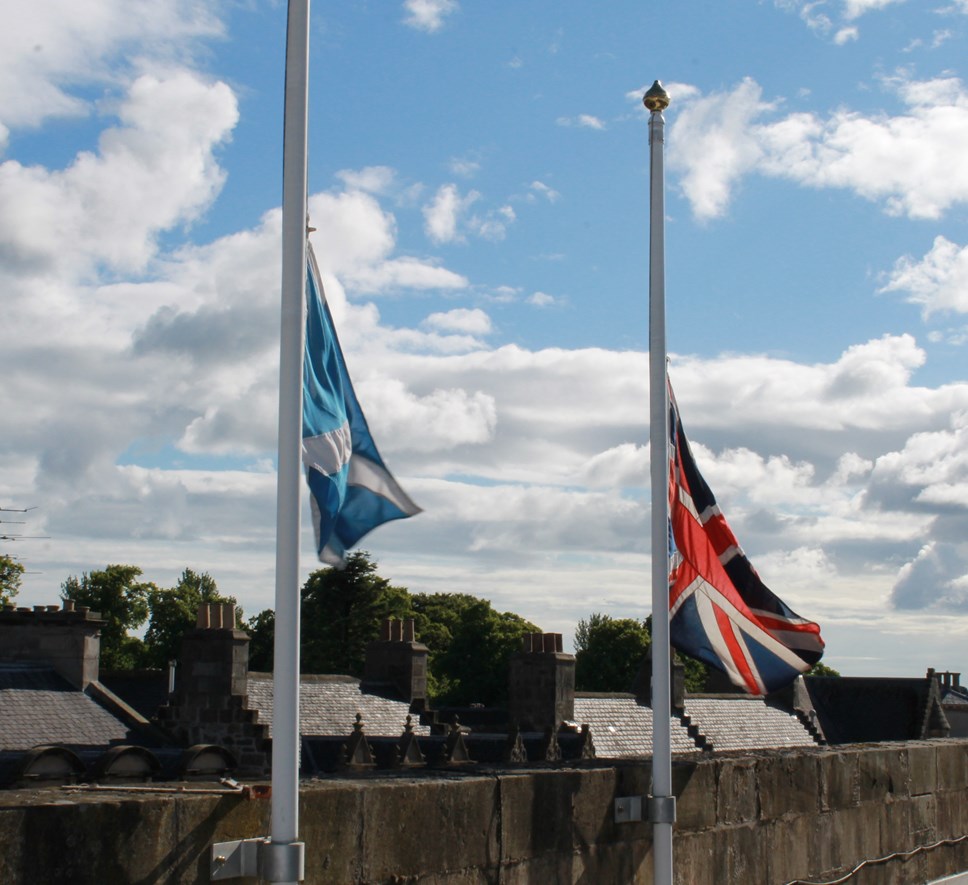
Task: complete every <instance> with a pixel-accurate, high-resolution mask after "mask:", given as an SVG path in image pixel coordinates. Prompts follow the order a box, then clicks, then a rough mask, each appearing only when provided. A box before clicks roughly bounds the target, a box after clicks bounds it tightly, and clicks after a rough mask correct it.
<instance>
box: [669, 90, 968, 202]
mask: <svg viewBox="0 0 968 885" xmlns="http://www.w3.org/2000/svg"><path fill="white" fill-rule="evenodd" d="M886 85H888V86H890V87H891V88H893V89H894V91H895V92H896V93H897V95H898V97H899V99H900V100H901V101H902V103H903V104H904V105H906V111H905V112H904V113H901V114H898V115H896V116H888V115H887V114H873V115H870V116H865V115H863V114H860V113H858V112H854V111H850V110H847V109H839V110H837V111H835V112H833V113H832V114H831V115H830V117H829V118H828V119H826V120H825V119H822V118H821V117H819V116H817V115H814V114H806V113H791V114H788V115H787V116H785V117H781V118H779V119H777V120H775V121H773V122H759V121H760V120H761V119H762V118H763V117H764V116H766V115H767V114H768V113H769V112H771V111H775V110H776V108H777V105H775V104H770V103H766V102H764V101H763V100H762V90H761V89H760V87H759V85H758V84H757V83H755V82H754V81H753V80H751V79H746V80H744V81H743V82H742V83H740V84H739V85H738V86H737V87H735V88H734V89H733V90H732V92H730V93H729V94H719V93H718V94H714V95H710V96H707V97H702V98H695V99H689V100H687V101H686V103H685V106H684V107H683V108H682V110H681V111H679V114H678V116H677V117H676V119H675V121H674V123H673V129H672V132H673V133H674V137H675V139H676V144H677V145H678V149H677V152H676V153H675V154H673V155H672V156H671V157H670V165H671V166H673V167H674V168H678V169H679V170H681V172H682V187H683V190H684V192H685V194H686V196H687V198H688V199H689V201H690V202H691V203H692V207H693V212H694V213H695V215H696V216H697V217H698V218H701V219H708V218H714V217H717V216H719V215H722V214H723V213H724V212H725V211H726V209H727V206H728V204H729V200H730V199H731V197H732V192H733V189H734V188H735V186H736V185H737V183H738V182H739V181H740V180H741V179H742V177H743V176H744V175H747V174H749V173H751V172H759V173H760V174H763V175H767V176H771V177H775V178H787V179H791V180H793V181H795V182H797V183H799V184H802V185H805V186H808V187H815V188H843V189H847V190H850V191H853V192H854V193H856V194H858V195H860V196H862V197H864V198H865V199H868V200H873V201H879V202H881V203H882V204H883V205H884V208H885V210H886V211H887V212H888V213H889V214H892V215H906V216H908V217H910V218H938V217H940V216H941V215H942V214H943V213H944V212H945V211H947V210H948V209H950V208H952V207H954V206H956V205H958V204H962V203H965V202H968V170H966V168H965V166H964V164H963V163H961V162H960V159H959V158H960V153H959V150H960V149H959V147H958V145H960V144H961V143H962V142H964V141H965V140H968V92H966V90H965V88H964V85H963V84H962V82H961V81H960V80H958V79H956V78H954V77H942V78H936V79H933V80H923V81H915V80H909V79H905V78H903V77H896V78H894V79H892V80H889V81H886Z"/></svg>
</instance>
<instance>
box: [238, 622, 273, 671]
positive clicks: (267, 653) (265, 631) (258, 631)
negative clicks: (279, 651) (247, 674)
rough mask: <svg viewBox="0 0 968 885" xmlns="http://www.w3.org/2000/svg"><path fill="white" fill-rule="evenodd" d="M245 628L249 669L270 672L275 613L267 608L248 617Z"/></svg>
mask: <svg viewBox="0 0 968 885" xmlns="http://www.w3.org/2000/svg"><path fill="white" fill-rule="evenodd" d="M245 629H246V631H247V632H248V634H249V669H250V670H255V671H256V672H259V673H270V672H271V671H272V662H273V659H274V651H275V648H274V645H275V634H276V613H275V612H274V611H273V610H272V609H271V608H267V609H264V610H263V611H261V612H259V614H257V615H254V616H253V617H251V618H249V620H248V621H247V622H246V625H245Z"/></svg>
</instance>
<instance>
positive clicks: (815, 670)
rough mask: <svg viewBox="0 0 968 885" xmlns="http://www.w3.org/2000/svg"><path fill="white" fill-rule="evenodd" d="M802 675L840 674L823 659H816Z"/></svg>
mask: <svg viewBox="0 0 968 885" xmlns="http://www.w3.org/2000/svg"><path fill="white" fill-rule="evenodd" d="M803 675H804V676H840V673H839V672H838V671H837V670H835V669H834V668H833V667H828V666H827V665H826V664H825V663H824V662H823V661H817V663H816V664H814V665H813V666H812V667H811V668H810V669H809V670H807V672H806V673H804V674H803Z"/></svg>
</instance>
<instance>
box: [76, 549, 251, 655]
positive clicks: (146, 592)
mask: <svg viewBox="0 0 968 885" xmlns="http://www.w3.org/2000/svg"><path fill="white" fill-rule="evenodd" d="M141 574H142V572H141V569H140V568H138V567H137V566H135V565H109V566H106V567H105V568H103V569H98V570H94V571H91V572H85V573H84V574H83V575H82V576H81V577H80V578H78V577H76V576H74V575H72V576H71V577H69V578H68V579H67V580H66V581H64V583H63V584H62V585H61V599H63V600H67V599H71V600H73V601H74V603H75V605H86V606H87V607H88V608H90V609H91V610H92V611H96V612H98V613H100V615H101V617H102V618H103V619H104V621H105V624H104V627H103V628H101V666H102V667H103V668H104V669H105V670H133V669H136V668H139V667H159V668H163V667H165V666H167V664H168V661H170V660H172V659H173V658H177V657H178V655H179V654H180V653H181V641H182V637H183V636H184V635H185V633H186V632H188V631H189V630H191V629H192V628H193V627H194V626H195V622H196V614H197V612H198V607H199V606H200V605H201V604H202V603H204V602H222V603H226V602H231V603H234V602H235V600H234V599H233V598H232V597H230V596H221V595H220V594H219V592H218V588H217V587H216V584H215V579H214V578H213V577H212V576H211V575H209V574H208V573H201V574H199V573H197V572H195V571H192V569H190V568H186V569H185V570H184V571H183V572H182V575H181V578H180V579H179V581H178V583H177V584H176V585H175V586H174V587H170V588H159V587H157V586H156V585H155V584H153V583H151V582H149V581H141V580H139V578H141ZM240 617H241V612H237V613H236V619H237V622H238V619H239V618H240ZM146 621H147V623H148V629H147V630H146V631H145V636H144V639H143V640H142V639H140V638H139V637H137V636H132V635H131V632H132V631H135V630H137V629H138V628H139V627H141V626H143V625H144V623H145V622H146Z"/></svg>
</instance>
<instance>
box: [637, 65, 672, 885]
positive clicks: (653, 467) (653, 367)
mask: <svg viewBox="0 0 968 885" xmlns="http://www.w3.org/2000/svg"><path fill="white" fill-rule="evenodd" d="M643 102H644V104H645V106H646V107H647V108H648V109H649V111H650V116H649V164H650V201H649V445H650V449H651V463H650V477H651V485H652V796H651V799H650V802H649V811H650V814H649V819H650V820H651V821H652V862H653V882H654V885H672V825H673V823H674V822H675V798H674V797H673V795H672V735H671V732H670V716H671V711H672V699H671V690H670V678H669V676H670V673H669V671H670V666H669V659H670V646H669V491H668V489H669V402H668V400H669V395H668V389H667V387H666V340H665V218H664V215H665V193H664V185H663V165H662V148H663V139H664V135H663V129H664V127H665V120H664V119H663V117H662V111H663V110H665V108H667V107H668V106H669V96H668V94H667V93H666V91H665V90H664V89H663V88H662V85H661V84H660V83H659V81H658V80H656V81H655V83H653V84H652V88H651V89H649V91H648V92H647V93H646V94H645V97H644V99H643Z"/></svg>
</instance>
